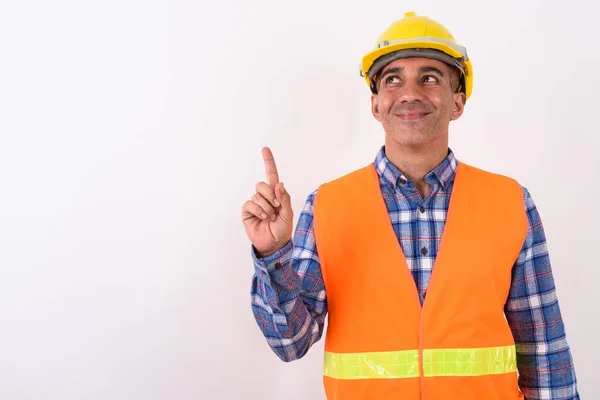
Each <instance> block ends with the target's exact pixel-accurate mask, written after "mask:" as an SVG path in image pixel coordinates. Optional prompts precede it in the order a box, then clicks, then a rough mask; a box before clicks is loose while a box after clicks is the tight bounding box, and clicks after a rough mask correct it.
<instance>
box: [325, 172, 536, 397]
mask: <svg viewBox="0 0 600 400" xmlns="http://www.w3.org/2000/svg"><path fill="white" fill-rule="evenodd" d="M314 213H315V220H314V224H315V238H316V243H317V249H318V252H319V259H320V261H321V268H322V271H323V277H324V281H325V287H326V290H327V304H328V312H329V317H328V327H327V333H326V338H325V350H326V351H329V352H335V353H359V352H376V351H397V350H414V349H419V350H420V351H421V352H422V350H423V349H449V348H450V349H453V348H478V347H495V346H508V345H513V344H514V340H513V337H512V334H511V331H510V328H509V326H508V323H507V322H506V319H505V317H504V304H505V302H506V298H507V296H508V290H509V288H510V283H511V270H512V266H513V264H514V262H515V260H516V258H517V256H518V254H519V251H520V249H521V247H522V244H523V241H524V240H525V235H526V233H527V216H526V214H525V208H524V204H523V193H522V189H521V187H520V185H519V184H518V183H517V182H515V181H514V180H512V179H509V178H506V177H503V176H500V175H495V174H491V173H488V172H484V171H482V170H479V169H476V168H474V167H470V166H467V165H466V164H459V166H458V170H457V172H456V177H455V182H454V188H453V192H452V197H451V200H450V207H449V212H448V213H449V214H448V216H447V219H446V225H445V228H444V233H443V236H442V240H441V243H440V247H439V250H438V255H437V258H436V261H435V266H434V269H433V274H432V277H431V279H430V283H429V288H428V292H427V295H426V300H425V302H424V304H423V308H421V304H420V302H419V298H418V294H417V289H416V286H415V283H414V280H413V278H412V275H411V274H410V271H409V269H408V265H407V263H406V259H405V257H404V255H403V253H402V249H401V247H400V245H399V243H398V240H397V239H396V236H395V233H394V230H393V228H392V225H391V222H390V219H389V215H388V213H387V210H386V206H385V203H384V200H383V198H382V196H381V190H380V187H379V178H378V175H377V172H376V171H375V169H374V167H373V166H372V165H370V166H368V167H365V168H362V169H360V170H358V171H355V172H353V173H351V174H348V175H346V176H344V177H342V178H339V179H337V180H335V181H333V182H330V183H328V184H325V185H322V186H321V187H320V188H319V190H318V192H317V195H316V199H315V211H314ZM420 358H422V357H420ZM420 366H421V368H420V371H421V377H420V378H402V379H357V380H345V379H333V378H331V377H324V385H325V391H326V393H327V398H328V399H329V400H355V399H377V400H385V399H392V398H393V399H397V398H399V396H402V397H401V398H402V399H407V400H413V399H414V400H417V399H427V400H437V399H440V400H442V399H443V400H454V399H456V400H459V399H460V400H465V399H471V398H473V399H483V398H485V399H486V400H487V399H489V400H494V399H499V400H500V399H502V400H516V399H523V396H522V395H521V394H520V392H519V390H518V385H517V374H516V373H510V374H501V375H485V376H481V377H427V378H425V377H423V373H422V363H420Z"/></svg>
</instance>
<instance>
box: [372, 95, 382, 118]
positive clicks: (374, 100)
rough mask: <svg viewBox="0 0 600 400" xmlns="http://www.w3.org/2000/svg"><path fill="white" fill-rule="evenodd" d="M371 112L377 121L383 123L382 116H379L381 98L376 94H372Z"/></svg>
mask: <svg viewBox="0 0 600 400" xmlns="http://www.w3.org/2000/svg"><path fill="white" fill-rule="evenodd" d="M371 112H372V113H373V116H374V117H375V119H376V120H377V121H379V122H381V114H379V97H378V96H377V95H376V94H371Z"/></svg>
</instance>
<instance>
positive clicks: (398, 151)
mask: <svg viewBox="0 0 600 400" xmlns="http://www.w3.org/2000/svg"><path fill="white" fill-rule="evenodd" d="M385 155H386V157H387V158H388V160H390V162H391V163H392V164H394V166H396V168H398V170H400V171H402V173H403V174H404V176H406V177H407V178H408V179H410V180H411V181H412V182H413V183H414V184H415V186H416V188H417V190H418V191H419V193H420V194H421V196H422V197H423V198H425V197H427V195H428V194H429V191H430V189H431V188H430V186H429V184H428V183H426V182H425V175H427V174H428V173H429V172H431V170H433V169H434V168H435V167H437V166H438V165H439V164H440V163H441V162H442V161H444V159H445V158H446V157H447V156H448V136H447V135H443V136H441V137H439V138H437V139H435V140H433V141H431V142H429V143H426V144H424V145H422V146H419V147H411V146H405V145H402V144H400V143H398V142H397V141H395V140H394V139H392V138H389V137H388V136H387V135H386V140H385Z"/></svg>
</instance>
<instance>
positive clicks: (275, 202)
mask: <svg viewBox="0 0 600 400" xmlns="http://www.w3.org/2000/svg"><path fill="white" fill-rule="evenodd" d="M273 204H275V207H279V206H280V205H281V203H279V200H277V199H275V200H273Z"/></svg>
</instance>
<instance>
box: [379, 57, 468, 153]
mask: <svg viewBox="0 0 600 400" xmlns="http://www.w3.org/2000/svg"><path fill="white" fill-rule="evenodd" d="M455 74H456V72H455V71H454V70H453V69H452V68H451V67H449V66H448V65H447V64H444V63H443V62H441V61H437V60H432V59H428V58H404V59H399V60H395V61H393V62H391V63H390V64H388V65H386V66H385V67H384V68H383V69H382V71H381V72H380V73H379V74H378V78H377V87H378V93H377V94H373V95H372V96H371V109H372V112H373V116H374V117H375V118H376V119H377V120H378V121H380V122H381V124H382V125H383V128H384V130H385V132H386V136H387V139H391V140H394V141H396V142H397V143H398V144H399V145H401V146H408V147H421V146H423V145H426V144H427V143H429V142H431V141H433V140H436V139H446V140H447V137H448V125H449V123H450V121H452V120H455V119H458V118H459V117H460V116H461V115H462V113H463V110H464V105H465V94H464V93H462V92H458V93H457V92H456V87H455V86H456V81H457V77H456V75H455Z"/></svg>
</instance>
